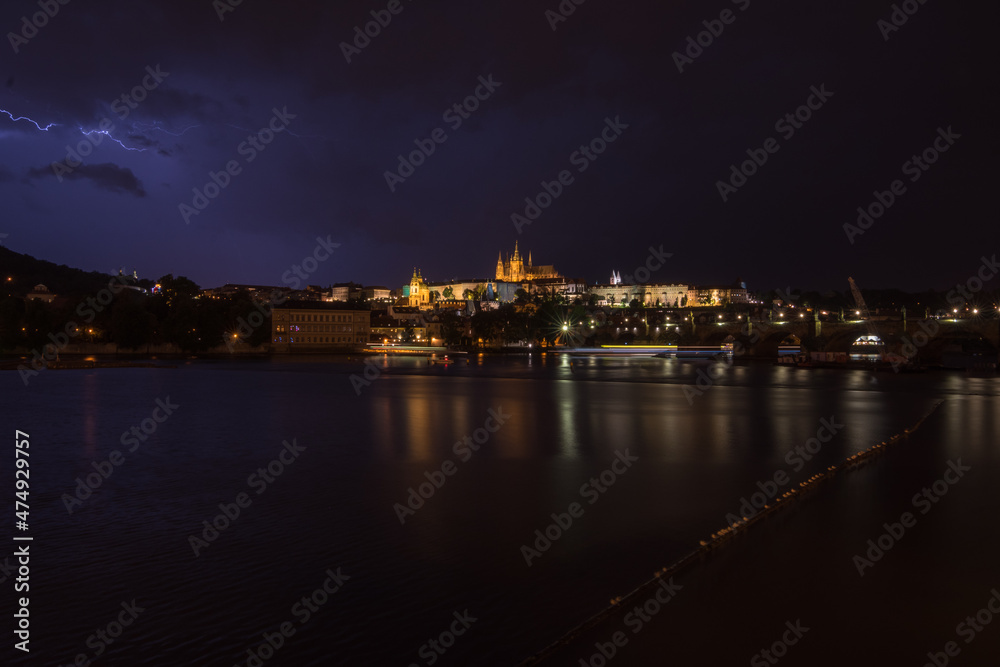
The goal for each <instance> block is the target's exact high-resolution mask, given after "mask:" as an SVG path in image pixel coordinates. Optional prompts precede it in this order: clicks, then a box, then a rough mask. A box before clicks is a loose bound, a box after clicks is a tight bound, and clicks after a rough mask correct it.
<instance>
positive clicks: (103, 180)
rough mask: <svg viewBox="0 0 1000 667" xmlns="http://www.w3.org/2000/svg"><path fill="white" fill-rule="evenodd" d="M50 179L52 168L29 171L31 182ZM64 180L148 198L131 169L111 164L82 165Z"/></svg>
mask: <svg viewBox="0 0 1000 667" xmlns="http://www.w3.org/2000/svg"><path fill="white" fill-rule="evenodd" d="M48 177H52V178H55V172H54V171H53V170H52V167H38V168H32V169H29V170H28V179H29V180H37V179H41V178H48ZM62 178H64V179H70V180H87V181H91V182H93V183H94V185H96V186H97V187H98V188H100V189H102V190H107V191H109V192H121V193H124V194H132V195H135V196H136V197H145V196H146V191H145V190H144V189H143V187H142V182H141V181H139V179H138V178H136V176H135V174H133V173H132V170H131V169H126V168H125V167H119V166H118V165H116V164H111V163H109V162H108V163H104V164H84V165H80V166H79V167H76V168H75V169H73V170H72V171H70V172H68V173H65V172H64V173H62Z"/></svg>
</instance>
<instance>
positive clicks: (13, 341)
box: [0, 297, 24, 348]
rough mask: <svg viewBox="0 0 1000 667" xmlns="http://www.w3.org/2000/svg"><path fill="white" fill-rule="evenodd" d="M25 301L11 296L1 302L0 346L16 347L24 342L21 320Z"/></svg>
mask: <svg viewBox="0 0 1000 667" xmlns="http://www.w3.org/2000/svg"><path fill="white" fill-rule="evenodd" d="M23 317H24V301H23V300H22V299H16V298H14V297H9V298H6V299H4V300H3V301H2V302H0V348H14V347H17V346H18V345H23V344H24V336H23V335H22V332H21V320H22V318H23Z"/></svg>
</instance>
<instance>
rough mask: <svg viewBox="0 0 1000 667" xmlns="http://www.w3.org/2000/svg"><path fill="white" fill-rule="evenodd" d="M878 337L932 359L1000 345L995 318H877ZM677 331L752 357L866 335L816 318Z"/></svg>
mask: <svg viewBox="0 0 1000 667" xmlns="http://www.w3.org/2000/svg"><path fill="white" fill-rule="evenodd" d="M874 324H875V326H876V329H877V331H878V336H879V338H880V339H881V340H882V342H883V343H884V344H885V346H886V348H885V349H886V350H887V351H889V352H895V353H896V354H902V355H903V356H906V357H911V358H912V357H920V358H935V357H939V356H940V354H941V351H942V350H943V349H944V348H945V347H946V346H948V345H953V344H958V345H968V344H976V345H980V346H986V345H987V344H988V346H992V348H993V349H994V350H996V349H1000V320H998V319H986V318H969V319H947V320H946V319H940V320H939V319H935V318H931V319H926V320H923V319H920V320H915V319H911V320H907V319H902V318H900V319H897V320H880V321H876V322H875V323H874ZM678 333H680V334H682V335H683V334H690V335H689V336H687V338H688V339H691V338H692V337H693V338H696V339H697V341H698V342H697V344H698V345H723V344H725V343H733V344H735V343H737V342H738V343H740V344H741V345H742V347H743V349H744V350H746V352H747V354H750V355H751V356H760V357H773V356H777V354H778V348H779V346H782V345H804V347H805V349H808V350H814V351H817V352H858V351H859V350H860V349H861V347H860V346H855V345H856V343H857V341H858V339H860V338H861V337H862V336H867V335H869V334H870V333H871V331H870V329H869V325H868V322H866V321H864V320H856V321H847V322H823V321H819V320H816V319H812V320H806V319H802V320H797V321H781V320H776V321H752V320H750V321H748V320H745V319H741V320H737V321H735V322H733V321H717V322H707V323H698V322H691V321H685V322H684V324H683V325H682V326H681V329H680V332H678Z"/></svg>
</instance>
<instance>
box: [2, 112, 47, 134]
mask: <svg viewBox="0 0 1000 667" xmlns="http://www.w3.org/2000/svg"><path fill="white" fill-rule="evenodd" d="M0 113H5V114H7V117H8V118H10V119H11V121H13V122H15V123H16V122H17V121H19V120H26V121H28V122H29V123H31V124H32V125H34V126H35V127H37V128H38V129H39V130H41V131H42V132H48V131H49V128H50V127H55V126H57V125H59V123H49V124H48V125H46V126H45V127H42V126H41V125H39V124H38V123H37V122H36V121H33V120H31V119H30V118H28V117H27V116H18V117H17V118H14V114H12V113H11V112H9V111H7V110H6V109H0Z"/></svg>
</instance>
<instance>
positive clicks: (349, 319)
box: [271, 301, 371, 352]
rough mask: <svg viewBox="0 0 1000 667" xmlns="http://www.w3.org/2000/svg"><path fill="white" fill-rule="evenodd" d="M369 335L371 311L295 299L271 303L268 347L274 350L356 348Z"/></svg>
mask: <svg viewBox="0 0 1000 667" xmlns="http://www.w3.org/2000/svg"><path fill="white" fill-rule="evenodd" d="M370 336H371V311H368V310H348V309H345V308H342V307H338V306H336V305H334V304H331V303H324V302H318V301H317V302H313V301H299V302H286V303H283V304H281V305H279V306H275V308H274V310H273V311H272V314H271V348H272V350H274V351H276V352H324V351H329V352H339V351H352V350H360V349H361V348H362V347H364V346H365V344H367V343H368V340H369V338H370Z"/></svg>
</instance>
